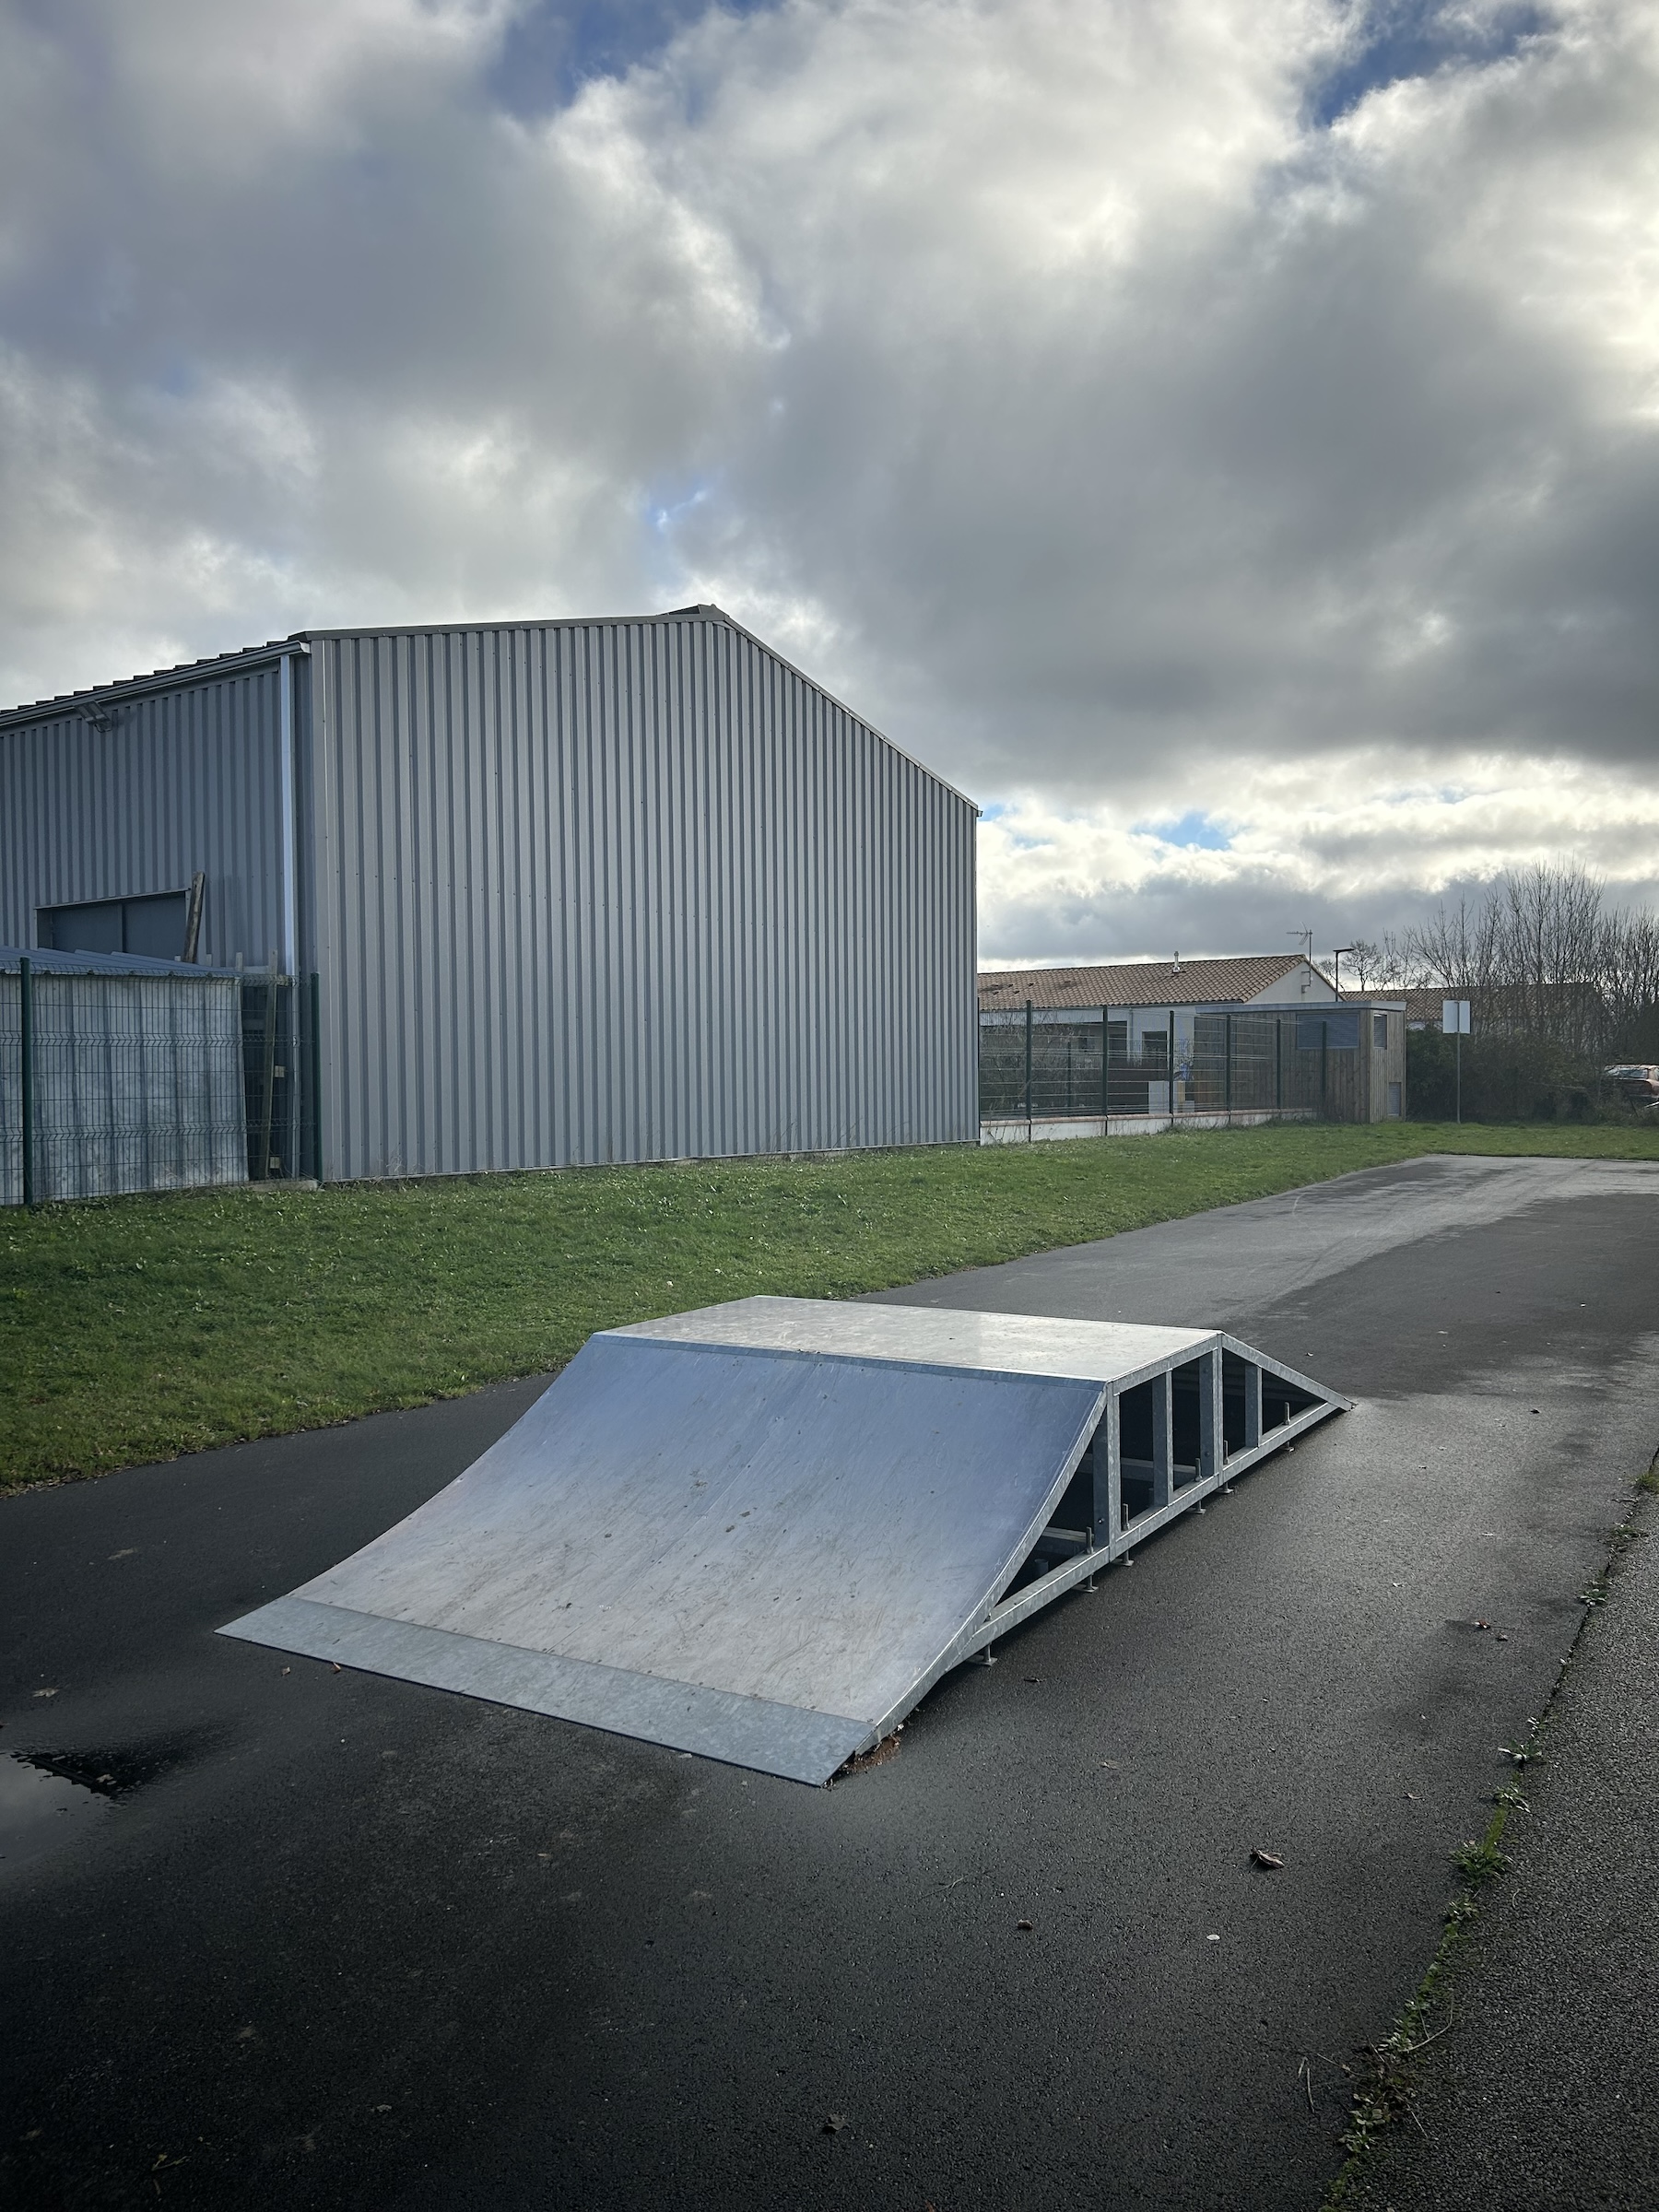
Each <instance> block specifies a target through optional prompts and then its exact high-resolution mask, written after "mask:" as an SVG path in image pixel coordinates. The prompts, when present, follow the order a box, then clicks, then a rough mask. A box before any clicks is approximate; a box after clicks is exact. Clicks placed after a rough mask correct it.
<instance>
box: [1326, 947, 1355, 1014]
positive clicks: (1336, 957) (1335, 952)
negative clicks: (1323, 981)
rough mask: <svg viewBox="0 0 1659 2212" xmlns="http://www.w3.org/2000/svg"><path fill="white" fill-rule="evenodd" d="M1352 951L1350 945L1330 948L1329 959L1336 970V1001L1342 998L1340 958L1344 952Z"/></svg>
mask: <svg viewBox="0 0 1659 2212" xmlns="http://www.w3.org/2000/svg"><path fill="white" fill-rule="evenodd" d="M1353 949H1354V948H1353V947H1352V946H1351V945H1337V946H1335V947H1333V948H1332V952H1331V959H1332V961H1333V963H1334V964H1335V970H1336V996H1337V999H1338V1001H1340V1000H1341V997H1342V956H1343V954H1344V953H1345V952H1352V951H1353Z"/></svg>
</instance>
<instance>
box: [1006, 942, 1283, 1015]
mask: <svg viewBox="0 0 1659 2212" xmlns="http://www.w3.org/2000/svg"><path fill="white" fill-rule="evenodd" d="M1301 964H1302V960H1301V955H1300V953H1297V952H1289V953H1286V952H1269V953H1258V954H1250V955H1247V956H1245V957H1243V958H1241V959H1218V960H1182V962H1181V965H1180V966H1179V967H1177V966H1176V964H1175V962H1174V961H1173V960H1126V961H1123V962H1121V963H1119V964H1117V965H1115V966H1112V967H1102V968H1016V969H1006V968H1004V969H987V970H985V971H982V973H981V975H980V979H979V1003H980V1008H981V1011H982V1012H983V1013H994V1012H996V1011H998V1010H1000V1009H1002V1008H1005V1007H1006V1008H1009V1009H1012V1008H1016V1007H1019V1006H1024V1005H1025V1002H1026V1000H1027V999H1028V998H1029V999H1030V1002H1031V1004H1032V1006H1040V1007H1051V1008H1052V1007H1060V1006H1088V1007H1091V1008H1092V1007H1095V1006H1227V1005H1234V1006H1238V1005H1241V1004H1242V1003H1243V1002H1244V1001H1245V1000H1246V999H1252V998H1255V997H1257V996H1258V995H1259V994H1261V993H1262V992H1264V991H1270V990H1272V988H1273V987H1274V985H1275V984H1276V983H1280V982H1284V981H1285V979H1286V978H1287V977H1288V976H1291V975H1294V974H1295V973H1296V972H1297V971H1298V970H1299V969H1300V967H1301Z"/></svg>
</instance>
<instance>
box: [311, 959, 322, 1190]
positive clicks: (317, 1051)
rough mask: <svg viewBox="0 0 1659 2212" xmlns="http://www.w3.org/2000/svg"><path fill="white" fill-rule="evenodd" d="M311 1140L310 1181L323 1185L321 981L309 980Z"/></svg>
mask: <svg viewBox="0 0 1659 2212" xmlns="http://www.w3.org/2000/svg"><path fill="white" fill-rule="evenodd" d="M308 1042H309V1044H310V1046H311V1054H310V1057H311V1124H312V1125H311V1138H312V1181H313V1182H315V1183H316V1184H317V1186H318V1188H319V1189H321V1187H322V1183H323V980H322V978H321V977H320V976H318V975H315V974H313V975H312V979H311V1036H310V1038H309V1040H308Z"/></svg>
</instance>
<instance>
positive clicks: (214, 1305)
mask: <svg viewBox="0 0 1659 2212" xmlns="http://www.w3.org/2000/svg"><path fill="white" fill-rule="evenodd" d="M1453 1150H1455V1151H1463V1152H1486V1153H1504V1154H1511V1153H1522V1152H1543V1153H1551V1154H1557V1155H1565V1154H1583V1153H1593V1154H1596V1155H1599V1156H1602V1157H1606V1158H1622V1159H1659V1131H1647V1130H1642V1129H1630V1128H1608V1127H1587V1128H1583V1129H1555V1128H1544V1129H1526V1128H1519V1127H1494V1128H1484V1129H1476V1128H1470V1127H1465V1128H1463V1129H1461V1130H1453V1129H1450V1128H1442V1127H1436V1126H1433V1125H1430V1124H1412V1123H1402V1122H1394V1123H1385V1124H1377V1125H1373V1126H1370V1127H1352V1126H1341V1125H1335V1124H1310V1123H1302V1124H1278V1125H1275V1126H1269V1127H1266V1128H1261V1129H1250V1130H1224V1131H1207V1132H1202V1133H1199V1132H1194V1133H1192V1134H1187V1133H1181V1134H1176V1135H1168V1136H1161V1137H1142V1136H1135V1137H1112V1138H1100V1139H1093V1140H1087V1141H1080V1142H1073V1143H1065V1144H1043V1145H1035V1146H1030V1147H1025V1146H1019V1147H1008V1148H1006V1149H1005V1148H1001V1147H984V1148H981V1147H975V1146H962V1147H947V1148H940V1149H936V1150H924V1151H908V1152H866V1153H853V1154H841V1155H837V1156H835V1157H832V1158H812V1159H766V1160H731V1161H696V1162H690V1163H686V1164H681V1165H675V1166H670V1167H648V1168H609V1169H586V1170H580V1171H562V1172H553V1173H538V1174H521V1175H490V1176H474V1177H466V1178H458V1179H455V1180H450V1181H441V1182H408V1183H355V1184H343V1185H339V1186H336V1187H334V1188H331V1189H327V1190H323V1191H290V1192H284V1193H281V1194H273V1195H265V1194H253V1193H250V1192H247V1191H233V1192H202V1193H188V1194H178V1195H174V1196H168V1197H138V1198H121V1199H108V1200H103V1201H100V1202H99V1203H96V1204H90V1205H79V1206H46V1207H42V1208H41V1209H40V1210H39V1211H37V1212H35V1213H32V1214H23V1213H20V1212H19V1213H10V1214H8V1215H6V1216H5V1217H3V1218H0V1440H3V1441H0V1485H5V1484H13V1485H15V1484H17V1483H19V1482H27V1481H38V1480H41V1479H51V1478H53V1477H65V1476H76V1475H94V1474H99V1473H101V1472H103V1471H105V1470H106V1469H109V1468H112V1467H118V1466H124V1465H133V1464H135V1463H137V1462H143V1461H147V1460H154V1459H165V1458H170V1457H171V1456H173V1455H174V1454H176V1453H180V1452H192V1451H199V1450H201V1449H203V1448H204V1447H206V1446H207V1445H211V1444H218V1443H228V1442H232V1441H237V1440H239V1439H242V1438H247V1437H256V1436H273V1435H280V1434H283V1433H286V1432H288V1431H290V1430H296V1429H307V1428H317V1427H321V1426H323V1425H324V1424H326V1423H328V1422H332V1421H339V1420H344V1419H347V1418H350V1417H352V1416H354V1415H358V1414H363V1413H371V1412H375V1411H379V1410H382V1409H384V1408H387V1407H391V1406H415V1405H421V1404H424V1403H426V1402H428V1401H429V1400H430V1399H433V1398H439V1397H447V1396H453V1395H455V1394H459V1393H461V1392H464V1391H467V1390H472V1389H476V1388H477V1387H478V1385H480V1384H481V1383H485V1382H495V1381H499V1380H502V1379H504V1378H506V1377H508V1376H512V1375H525V1374H534V1373H538V1372H543V1371H548V1370H551V1369H554V1368H557V1367H558V1366H559V1365H560V1364H561V1363H562V1362H563V1361H564V1360H566V1359H569V1358H570V1357H571V1354H572V1353H574V1352H575V1351H576V1350H577V1349H578V1348H579V1347H580V1346H581V1345H582V1343H583V1341H584V1340H585V1339H586V1337H587V1336H588V1335H590V1334H591V1333H592V1331H594V1329H598V1328H606V1327H610V1326H614V1325H615V1324H618V1323H621V1322H627V1321H638V1320H642V1319H645V1318H646V1317H648V1316H650V1315H653V1314H659V1313H666V1312H677V1311H680V1310H682V1309H684V1308H686V1307H689V1306H698V1305H707V1304H712V1303H713V1302H714V1301H715V1300H721V1299H730V1298H742V1297H746V1296H747V1295H748V1294H749V1293H750V1292H753V1291H772V1292H782V1293H788V1294H793V1295H794V1296H800V1297H817V1298H846V1297H851V1296H853V1295H855V1294H856V1293H857V1292H859V1291H864V1290H876V1289H883V1288H889V1287H891V1286H892V1285H895V1284H900V1283H905V1282H912V1281H915V1280H918V1279H920V1278H922V1277H928V1276H936V1275H945V1274H947V1273H950V1272H951V1271H953V1270H955V1269H957V1268H961V1267H972V1266H983V1265H990V1264H992V1263H994V1262H996V1261H999V1260H1009V1259H1016V1258H1019V1257H1021V1256H1023V1255H1024V1254H1026V1253H1032V1252H1040V1251H1044V1250H1047V1249H1049V1248H1051V1247H1053V1246H1055V1245H1060V1244H1075V1243H1078V1242H1082V1241H1087V1240H1088V1239H1090V1238H1094V1237H1106V1236H1112V1235H1114V1234H1116V1233H1118V1232H1119V1231H1121V1230H1128V1229H1136V1228H1140V1227H1143V1226H1145V1225H1147V1224H1148V1223H1151V1222H1155V1221H1165V1220H1170V1219H1172V1218H1176V1217H1178V1216H1181V1215H1184V1214H1194V1213H1199V1212H1202V1211H1204V1210H1205V1209H1206V1208H1207V1207H1210V1206H1228V1205H1232V1204H1236V1203H1238V1202H1240V1201H1241V1200H1245V1199H1250V1198H1259V1197H1265V1196H1267V1195H1269V1194H1272V1193H1274V1192H1277V1191H1283V1190H1288V1189H1290V1188H1293V1187H1295V1186H1297V1185H1299V1184H1302V1183H1308V1182H1320V1181H1322V1180H1324V1178H1326V1177H1328V1176H1332V1175H1338V1174H1342V1173H1345V1172H1347V1171H1350V1170H1353V1169H1357V1168H1366V1167H1374V1166H1381V1165H1383V1164H1385V1163H1387V1162H1390V1161H1394V1160H1398V1159H1408V1158H1410V1157H1412V1156H1414V1155H1416V1154H1420V1153H1425V1152H1430V1151H1441V1152H1444V1151H1453Z"/></svg>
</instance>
